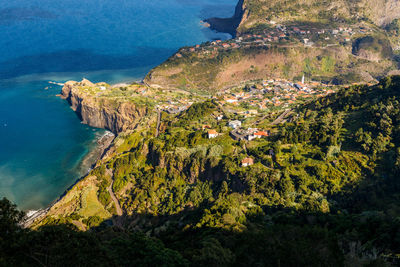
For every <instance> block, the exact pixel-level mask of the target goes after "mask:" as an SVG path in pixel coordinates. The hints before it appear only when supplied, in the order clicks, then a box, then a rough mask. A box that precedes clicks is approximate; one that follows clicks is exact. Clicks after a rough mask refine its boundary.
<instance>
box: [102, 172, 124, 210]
mask: <svg viewBox="0 0 400 267" xmlns="http://www.w3.org/2000/svg"><path fill="white" fill-rule="evenodd" d="M106 172H107V174H108V175H110V177H111V184H110V185H109V186H108V187H107V191H108V193H110V196H111V199H112V200H113V201H114V204H115V208H116V210H117V215H118V216H122V214H123V212H122V209H121V206H120V205H119V202H118V199H117V197H116V196H115V194H114V192H113V191H112V187H113V184H114V180H113V179H112V177H113V173H112V172H111V170H110V169H107V170H106Z"/></svg>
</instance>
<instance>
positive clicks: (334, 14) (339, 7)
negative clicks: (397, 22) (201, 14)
mask: <svg viewBox="0 0 400 267" xmlns="http://www.w3.org/2000/svg"><path fill="white" fill-rule="evenodd" d="M239 6H241V12H240V13H241V16H242V19H241V21H240V23H239V24H238V29H237V32H238V34H239V35H240V34H242V33H245V32H247V31H249V30H250V29H252V28H254V27H258V26H260V25H263V24H268V23H270V22H271V21H274V22H275V23H282V24H285V23H294V22H302V23H304V22H313V23H322V24H331V23H356V22H361V21H365V22H372V23H374V24H375V25H376V26H379V27H383V26H386V25H388V24H390V23H391V22H392V21H393V20H394V19H397V18H400V1H398V0H374V1H370V0H339V1H338V0H328V1H319V0H304V1H285V2H284V3H282V1H280V0H268V1H267V0H244V1H239ZM240 13H238V14H240Z"/></svg>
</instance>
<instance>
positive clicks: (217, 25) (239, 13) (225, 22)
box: [203, 0, 244, 38]
mask: <svg viewBox="0 0 400 267" xmlns="http://www.w3.org/2000/svg"><path fill="white" fill-rule="evenodd" d="M243 5H244V0H239V2H238V3H237V5H236V8H235V13H234V14H233V16H232V17H230V18H217V17H213V18H207V19H204V20H203V23H204V24H206V23H207V26H209V28H210V29H211V30H215V31H217V32H223V33H229V34H230V35H232V38H235V37H236V36H237V33H238V32H237V29H238V27H239V25H240V23H241V22H242V19H243V15H244V7H243Z"/></svg>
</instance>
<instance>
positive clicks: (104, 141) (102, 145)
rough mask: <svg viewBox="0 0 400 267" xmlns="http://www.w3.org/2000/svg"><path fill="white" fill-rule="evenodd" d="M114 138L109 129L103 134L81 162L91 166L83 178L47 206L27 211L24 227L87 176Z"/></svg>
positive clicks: (39, 216) (43, 215)
mask: <svg viewBox="0 0 400 267" xmlns="http://www.w3.org/2000/svg"><path fill="white" fill-rule="evenodd" d="M114 139H115V135H114V134H113V133H111V132H108V131H107V132H106V133H105V134H103V135H102V136H100V137H99V138H98V139H97V141H96V143H97V145H96V147H95V148H93V149H92V150H91V151H89V153H88V154H87V155H86V156H85V158H84V159H83V160H82V162H81V164H80V165H81V166H90V168H89V169H86V171H85V173H84V175H82V177H81V178H79V179H78V180H76V181H75V182H74V184H72V185H71V186H70V187H69V188H68V189H67V190H66V191H65V192H64V193H63V194H62V195H61V196H60V197H58V198H57V199H56V200H55V201H53V202H52V203H50V204H49V205H48V206H47V207H45V208H43V209H39V210H29V211H27V213H26V216H25V219H24V221H23V223H22V227H24V228H28V227H30V226H31V225H32V224H33V223H34V222H36V221H39V220H41V219H43V218H44V217H45V216H46V215H47V213H48V212H49V210H50V209H51V207H52V206H54V205H55V204H56V203H57V202H59V201H60V200H61V199H62V198H63V197H64V196H65V194H66V192H68V190H70V189H71V188H72V187H73V186H74V185H75V184H76V183H78V182H79V181H80V180H82V179H83V178H85V177H86V176H87V175H88V173H89V172H90V170H92V168H94V167H95V166H96V164H97V162H98V161H99V160H102V159H103V158H104V156H105V155H106V153H107V151H108V150H109V149H110V147H111V146H112V144H113V141H114Z"/></svg>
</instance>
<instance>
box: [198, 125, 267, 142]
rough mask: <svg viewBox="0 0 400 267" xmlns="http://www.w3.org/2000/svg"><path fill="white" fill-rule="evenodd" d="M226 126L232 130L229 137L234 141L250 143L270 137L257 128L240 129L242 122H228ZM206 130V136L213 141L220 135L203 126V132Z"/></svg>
mask: <svg viewBox="0 0 400 267" xmlns="http://www.w3.org/2000/svg"><path fill="white" fill-rule="evenodd" d="M228 126H229V127H230V128H232V131H231V132H230V136H231V137H232V138H233V139H235V140H246V141H252V140H254V139H259V138H266V137H268V136H270V132H269V131H263V130H259V129H258V128H248V129H247V130H245V129H242V128H241V127H242V122H241V121H239V120H232V121H229V122H228ZM205 129H207V135H208V138H209V139H213V138H216V137H218V136H219V135H221V134H220V133H218V132H217V131H216V130H214V129H210V126H208V125H203V130H205Z"/></svg>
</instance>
